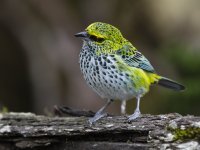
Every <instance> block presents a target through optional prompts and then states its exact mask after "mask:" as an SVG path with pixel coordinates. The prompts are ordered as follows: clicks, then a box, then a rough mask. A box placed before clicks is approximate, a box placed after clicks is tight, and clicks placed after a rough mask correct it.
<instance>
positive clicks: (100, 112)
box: [89, 99, 113, 124]
mask: <svg viewBox="0 0 200 150" xmlns="http://www.w3.org/2000/svg"><path fill="white" fill-rule="evenodd" d="M111 102H113V100H112V99H109V100H108V101H107V103H106V104H105V105H104V106H103V107H102V108H101V109H99V110H98V111H97V112H96V114H95V115H94V117H92V118H90V119H89V123H90V124H93V123H94V122H96V121H97V120H99V119H100V118H102V117H104V116H106V113H104V110H105V109H106V108H107V107H108V106H109V105H110V104H111Z"/></svg>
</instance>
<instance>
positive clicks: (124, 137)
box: [0, 113, 200, 150]
mask: <svg viewBox="0 0 200 150" xmlns="http://www.w3.org/2000/svg"><path fill="white" fill-rule="evenodd" d="M87 121H88V118H87V117H46V116H36V115H34V114H32V113H6V114H0V149H2V150H4V149H25V148H32V149H49V150H59V149H64V148H67V149H78V150H79V149H81V150H82V149H89V148H93V149H105V147H106V149H122V148H123V149H134V148H135V149H136V148H137V149H150V148H152V149H154V148H156V149H160V148H163V149H166V148H172V149H178V148H180V149H182V148H196V149H198V148H200V145H199V142H200V117H195V116H181V115H179V114H176V113H173V114H165V115H155V116H153V115H143V116H142V117H141V118H138V119H136V120H135V121H133V122H132V123H129V122H128V121H127V117H126V116H109V117H106V118H103V119H101V120H99V121H98V122H97V123H95V124H94V125H92V126H90V125H89V123H88V122H87Z"/></svg>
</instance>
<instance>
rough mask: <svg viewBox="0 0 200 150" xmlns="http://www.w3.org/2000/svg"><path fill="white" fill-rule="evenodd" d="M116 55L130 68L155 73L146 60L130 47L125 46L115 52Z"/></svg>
mask: <svg viewBox="0 0 200 150" xmlns="http://www.w3.org/2000/svg"><path fill="white" fill-rule="evenodd" d="M116 54H117V55H119V56H120V57H121V58H122V60H123V61H124V62H125V63H127V64H128V65H129V66H131V67H136V68H140V69H143V70H145V71H148V72H152V73H155V70H154V68H153V66H152V65H151V64H150V62H149V61H148V60H147V58H146V57H145V56H144V55H142V53H140V52H139V51H137V50H136V49H135V48H134V47H132V46H129V45H125V46H123V47H122V48H121V49H119V50H117V51H116Z"/></svg>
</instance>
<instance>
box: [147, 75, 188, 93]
mask: <svg viewBox="0 0 200 150" xmlns="http://www.w3.org/2000/svg"><path fill="white" fill-rule="evenodd" d="M147 75H148V77H149V80H150V83H151V84H155V83H157V84H158V85H161V86H163V87H165V88H168V89H172V90H175V91H182V90H184V89H185V86H183V85H181V84H180V83H177V82H176V81H173V80H171V79H168V78H165V77H162V76H159V75H157V74H154V73H147Z"/></svg>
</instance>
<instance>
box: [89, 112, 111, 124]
mask: <svg viewBox="0 0 200 150" xmlns="http://www.w3.org/2000/svg"><path fill="white" fill-rule="evenodd" d="M106 115H107V114H106V113H103V114H99V113H96V114H95V116H94V117H92V118H90V119H89V123H90V125H92V124H93V123H95V122H96V121H97V120H99V119H101V118H103V117H105V116H106Z"/></svg>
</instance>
